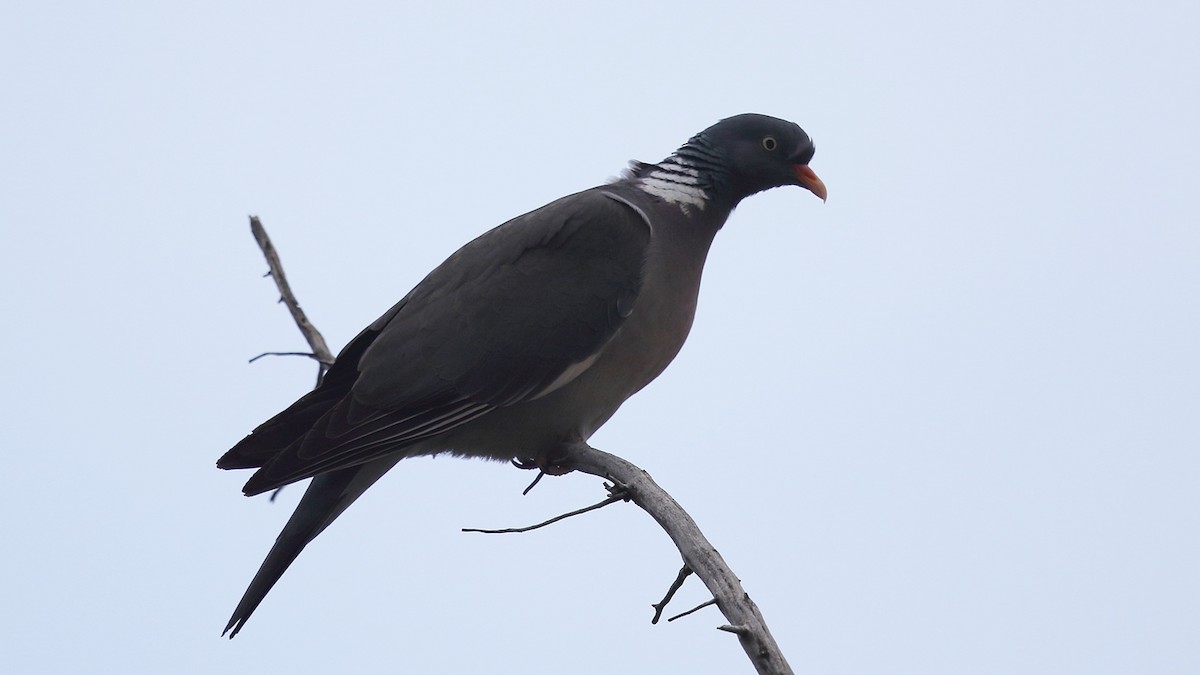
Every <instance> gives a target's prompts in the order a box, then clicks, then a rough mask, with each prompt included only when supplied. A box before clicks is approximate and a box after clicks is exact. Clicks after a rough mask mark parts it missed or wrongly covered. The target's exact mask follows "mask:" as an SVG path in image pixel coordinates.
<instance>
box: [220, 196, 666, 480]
mask: <svg viewBox="0 0 1200 675" xmlns="http://www.w3.org/2000/svg"><path fill="white" fill-rule="evenodd" d="M649 242H650V224H649V222H648V221H647V220H646V218H645V216H644V215H643V214H642V213H641V212H640V211H638V210H637V209H636V208H634V207H633V206H632V205H630V204H629V203H628V202H626V201H624V200H622V199H619V198H616V197H614V196H612V195H610V194H609V193H607V192H604V191H602V190H596V189H594V190H589V191H586V192H581V193H578V194H575V195H571V196H568V197H564V198H562V199H560V200H558V201H555V202H552V203H551V204H548V205H546V206H544V207H542V208H541V209H538V210H536V211H532V212H530V213H527V214H525V215H523V216H519V217H517V218H515V219H513V220H511V221H509V222H507V223H505V224H503V225H501V226H499V227H497V228H495V229H493V230H491V231H490V232H488V233H486V234H484V235H482V236H480V237H479V238H477V239H475V240H474V241H472V242H470V243H469V244H467V245H466V246H464V247H463V248H461V249H459V250H458V252H456V253H455V254H454V255H452V256H450V258H449V259H447V260H446V261H445V262H444V263H442V264H441V265H440V266H439V267H438V268H437V269H435V270H434V271H433V272H431V273H430V274H429V276H427V277H426V278H425V279H424V280H423V281H422V282H421V283H420V284H418V285H417V287H416V288H414V289H413V290H412V292H410V293H409V294H408V296H406V297H405V298H404V299H403V300H401V301H400V303H398V304H397V305H396V306H395V307H393V308H392V309H391V310H389V311H388V313H387V314H385V315H384V316H383V317H381V318H380V319H379V320H378V321H376V322H375V323H374V324H372V325H371V326H370V327H369V328H368V329H367V330H365V331H363V333H362V334H360V335H359V336H358V337H357V338H355V340H354V341H353V342H351V343H350V345H348V346H347V348H346V349H345V350H344V351H343V353H342V354H341V355H339V356H338V359H337V363H335V365H334V367H333V369H331V371H330V373H329V375H328V376H327V379H332V380H333V381H331V382H330V387H329V391H327V392H326V393H325V394H321V393H320V392H321V389H317V390H315V391H314V392H312V393H311V394H309V395H308V396H306V397H304V398H302V399H301V400H300V401H297V403H296V404H295V405H293V406H292V408H295V409H296V410H295V413H294V416H295V420H296V422H297V423H303V424H304V426H305V427H307V430H306V431H304V432H303V433H302V435H300V436H299V437H298V438H296V439H295V440H293V441H292V442H290V443H289V444H288V445H287V446H286V447H285V448H283V450H282V451H279V452H277V454H275V456H274V457H272V458H270V459H269V461H265V462H263V463H262V465H263V468H261V469H260V470H259V471H258V472H257V473H255V474H254V476H252V477H251V479H250V481H249V482H247V483H246V486H245V489H244V491H245V492H246V494H248V495H250V494H258V493H261V492H265V491H267V490H271V489H274V488H276V487H279V486H281V485H284V484H287V483H291V482H294V481H297V480H300V479H303V478H307V477H309V476H314V475H317V474H320V473H325V472H328V471H333V470H336V469H341V468H345V467H349V466H354V465H358V464H362V463H363V462H367V461H371V460H372V459H375V458H378V457H380V456H382V455H385V454H388V453H390V452H392V451H394V450H396V449H398V448H401V447H404V446H405V445H408V444H411V443H414V442H416V441H419V440H421V439H424V438H428V437H431V436H435V435H437V434H440V433H444V432H446V431H448V430H450V429H453V428H455V427H457V426H459V425H462V424H464V423H466V422H468V421H470V420H473V419H475V418H477V417H480V416H482V415H485V414H487V413H488V411H490V410H493V409H495V408H497V407H502V406H508V405H512V404H514V403H519V402H522V401H528V400H532V399H535V398H538V397H539V396H543V395H545V394H547V393H549V392H550V391H552V390H554V389H556V388H557V387H561V386H562V385H564V384H565V383H566V382H569V381H570V380H571V379H573V378H574V377H578V375H579V374H580V373H582V372H583V371H584V370H586V368H587V366H589V365H590V363H591V360H592V359H593V358H594V357H595V355H596V354H597V353H599V351H600V350H601V349H602V348H603V347H604V345H605V344H606V343H607V342H608V341H609V340H610V339H611V338H612V337H613V335H614V334H615V333H616V332H617V330H618V329H619V328H620V326H621V324H622V322H623V321H624V319H625V317H627V316H629V313H630V312H631V311H632V309H633V305H634V302H635V301H636V298H637V295H638V293H639V291H640V290H641V286H642V279H643V265H644V263H645V259H646V252H647V248H648V246H649ZM344 358H346V359H347V360H350V359H353V360H355V361H356V363H355V364H354V365H355V366H356V367H355V368H354V369H353V372H351V369H350V368H349V365H350V364H346V365H343V363H342V361H343V359H344ZM323 386H324V384H323ZM339 387H340V388H339ZM339 393H341V395H340V397H337V396H336V395H337V394H339ZM335 397H336V398H335ZM306 399H307V402H306ZM331 400H332V404H331ZM292 408H289V410H292ZM318 412H319V415H318V414H317V413H318ZM287 416H288V411H284V413H281V414H280V415H279V416H277V418H279V417H284V418H285V419H282V420H281V419H276V418H272V420H269V421H268V422H267V423H265V424H264V425H263V426H262V427H260V429H262V430H263V431H262V433H263V434H264V436H265V435H267V434H268V433H272V432H269V430H271V429H282V428H285V427H287V426H291V428H292V429H293V430H294V429H295V427H296V426H297V425H289V424H287V420H286V417H287ZM254 433H255V434H258V433H260V431H259V430H255V432H254ZM273 433H274V435H275V436H277V437H283V436H285V435H286V434H284V433H281V432H279V431H275V432H273ZM253 436H254V434H252V435H251V436H250V437H248V438H247V441H249V440H250V438H252V437H253ZM239 445H240V444H239ZM277 447H278V446H277ZM236 449H237V448H235V450H236ZM233 452H234V451H232V450H231V451H230V453H227V455H229V454H231V453H233ZM242 454H252V453H242ZM222 459H223V460H224V458H222ZM256 459H262V458H261V457H258V458H256ZM227 463H228V464H231V465H232V464H235V463H236V462H234V461H233V460H231V461H230V462H227ZM243 463H249V462H243Z"/></svg>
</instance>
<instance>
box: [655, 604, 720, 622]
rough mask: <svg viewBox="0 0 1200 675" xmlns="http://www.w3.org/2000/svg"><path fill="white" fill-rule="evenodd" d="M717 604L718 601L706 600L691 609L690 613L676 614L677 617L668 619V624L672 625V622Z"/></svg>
mask: <svg viewBox="0 0 1200 675" xmlns="http://www.w3.org/2000/svg"><path fill="white" fill-rule="evenodd" d="M715 604H717V599H716V598H709V599H708V600H705V601H704V602H702V603H700V604H698V605H696V606H695V607H693V608H691V609H689V610H688V611H686V612H680V613H679V614H676V615H675V616H673V617H671V618H669V619H667V622H668V623H670V622H672V621H674V620H675V619H682V618H683V617H685V616H687V615H688V614H692V613H695V612H699V611H700V610H702V609H704V608H705V607H708V606H709V605H715Z"/></svg>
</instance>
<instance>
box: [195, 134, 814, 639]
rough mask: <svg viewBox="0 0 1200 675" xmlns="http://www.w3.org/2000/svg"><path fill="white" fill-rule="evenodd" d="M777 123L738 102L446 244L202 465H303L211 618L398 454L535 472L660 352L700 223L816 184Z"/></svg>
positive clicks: (709, 230) (681, 314) (256, 595)
mask: <svg viewBox="0 0 1200 675" xmlns="http://www.w3.org/2000/svg"><path fill="white" fill-rule="evenodd" d="M813 152H814V147H813V143H812V141H811V140H810V139H809V137H808V135H807V134H806V133H804V131H803V130H802V129H801V128H800V127H798V126H796V125H795V124H793V123H791V122H788V121H785V120H781V119H776V118H773V117H767V116H765V115H756V114H744V115H738V116H736V117H730V118H728V119H725V120H722V121H720V122H718V123H717V124H715V125H713V126H711V127H709V128H708V129H705V130H704V131H702V132H700V133H699V134H696V135H695V136H693V137H692V138H691V140H689V141H688V142H687V143H686V144H684V145H683V147H681V148H679V149H678V150H677V151H675V153H674V154H672V155H671V156H670V157H667V158H666V159H664V160H663V161H661V162H659V163H657V164H646V163H641V162H634V163H632V165H631V166H630V168H629V169H628V170H627V171H626V172H625V174H624V175H623V176H622V177H621V178H619V179H617V180H615V181H614V182H612V183H609V184H606V185H601V186H599V187H594V188H592V189H590V190H584V191H583V192H578V193H576V194H573V195H569V196H567V197H563V198H561V199H559V200H557V201H554V202H551V203H550V204H547V205H546V206H543V207H542V208H540V209H537V210H535V211H531V212H529V213H526V214H525V215H523V216H518V217H516V218H514V219H512V220H510V221H508V222H507V223H504V224H503V225H500V226H499V227H497V228H495V229H493V230H491V231H489V232H487V233H485V234H483V235H482V236H480V237H478V238H477V239H475V240H474V241H472V242H470V243H468V244H467V245H465V246H463V247H462V248H461V249H459V250H458V251H457V252H456V253H454V254H453V255H451V256H450V257H449V258H448V259H447V260H446V261H445V262H444V263H442V264H441V265H439V266H438V267H437V269H435V270H433V271H432V272H430V273H429V276H427V277H425V279H424V280H423V281H421V283H419V284H417V287H416V288H414V289H413V290H412V291H411V292H409V294H408V295H406V296H405V297H404V298H403V299H402V300H400V302H398V303H396V305H395V306H394V307H392V308H391V309H389V310H388V311H387V312H386V313H384V315H383V316H382V317H380V318H379V319H378V320H377V321H375V323H373V324H371V325H370V326H368V327H367V329H366V330H364V331H363V332H361V333H359V334H358V336H357V337H355V338H354V339H353V340H352V341H351V342H350V344H348V345H347V346H346V347H345V349H343V350H342V352H341V353H340V354H339V355H338V357H337V360H336V362H335V363H334V364H333V366H332V367H331V368H330V370H329V372H328V373H327V374H326V376H325V378H324V379H323V380H322V381H321V383H320V385H319V386H318V387H317V388H316V389H314V390H313V391H311V392H310V393H308V394H306V395H304V396H302V397H301V398H300V399H299V400H298V401H296V402H295V403H293V404H292V405H291V406H289V407H288V408H287V409H286V410H284V411H283V412H281V413H279V414H278V415H275V416H274V417H272V418H271V419H269V420H267V421H266V422H264V423H263V424H262V425H260V426H259V427H258V428H257V429H255V430H254V431H253V432H252V433H251V434H250V435H248V436H246V438H244V439H243V440H242V441H241V442H240V443H238V444H237V445H235V446H234V447H233V449H231V450H229V451H228V452H226V453H225V454H224V455H223V456H222V457H221V459H220V460H219V461H218V462H217V466H218V467H220V468H222V469H247V468H254V469H257V471H256V472H255V473H254V475H253V476H251V477H250V480H249V481H248V482H247V483H246V485H245V488H244V490H243V491H244V492H245V494H246V495H256V494H260V493H263V492H267V491H270V490H273V489H275V488H278V487H280V486H283V485H287V484H289V483H292V482H295V481H299V480H302V479H305V478H312V479H313V480H312V482H311V483H310V485H309V486H308V490H307V491H306V492H305V493H304V496H303V498H302V499H301V501H300V504H299V505H298V506H297V507H296V511H295V513H293V514H292V517H291V518H290V519H289V520H288V522H287V524H286V525H285V526H284V528H283V531H282V532H281V533H280V534H279V537H278V539H276V541H275V545H274V546H273V547H272V548H271V551H270V553H268V554H267V558H266V560H264V561H263V563H262V566H261V567H260V568H259V570H258V573H257V574H256V575H255V576H254V579H253V581H251V582H250V586H249V588H248V589H247V590H246V592H245V594H244V595H243V596H242V599H241V602H239V603H238V606H237V609H236V610H235V611H234V613H233V617H232V618H231V619H230V620H229V624H228V625H227V626H226V627H225V632H226V633H229V636H230V637H233V636H234V635H237V633H238V631H239V630H241V628H242V626H243V625H245V622H246V620H247V619H249V618H250V615H251V614H252V613H253V612H254V610H255V609H256V608H257V607H258V605H259V603H260V602H262V600H263V598H264V597H265V596H266V594H267V592H268V591H269V590H270V589H271V587H272V586H273V585H274V584H275V582H276V581H277V580H278V579H279V577H280V576H281V575H282V574H283V573H284V571H285V570H286V569H287V568H288V566H289V565H290V564H291V563H292V561H293V560H295V559H296V556H297V555H299V554H300V551H301V550H303V548H304V547H305V545H307V544H308V542H310V541H312V540H313V538H315V537H316V536H317V535H318V534H320V533H321V531H322V530H324V529H325V528H326V527H328V526H329V524H330V523H331V522H333V520H334V519H335V518H337V517H338V516H339V515H341V513H342V512H343V511H345V510H346V508H347V507H348V506H350V504H351V503H352V502H354V500H355V499H357V498H358V497H359V495H361V494H362V493H363V492H364V491H365V490H366V489H367V488H368V487H370V486H371V485H372V484H373V483H374V482H375V481H376V480H378V479H379V478H380V477H381V476H382V475H383V474H384V473H386V472H387V471H388V470H389V469H391V468H392V467H393V466H395V464H396V463H397V462H399V461H400V460H401V459H404V458H405V457H413V456H418V455H435V454H439V453H451V454H453V455H459V456H467V457H484V458H489V459H497V460H511V459H514V458H529V459H530V460H532V461H534V462H536V463H537V465H538V466H540V467H542V468H543V469H544V470H547V471H548V472H553V471H554V470H555V469H556V468H558V467H556V466H555V462H554V458H555V457H558V456H560V455H561V452H562V449H563V448H564V447H566V446H567V445H568V444H570V443H576V442H580V441H586V440H587V439H588V437H590V436H591V435H592V433H593V432H595V431H596V429H597V428H599V427H600V425H602V424H604V422H606V421H607V420H608V418H609V417H611V416H612V414H613V413H614V412H616V410H617V408H619V407H620V406H621V404H622V403H623V402H624V401H625V399H627V398H629V397H630V396H632V395H633V394H634V393H636V392H637V391H638V390H640V389H641V388H642V387H644V386H646V385H647V384H648V383H649V382H650V381H651V380H653V379H654V378H655V377H657V376H658V374H659V373H661V372H662V371H663V369H664V368H666V367H667V364H669V363H670V362H671V360H672V359H673V358H674V357H675V354H676V353H677V352H678V351H679V349H680V347H682V346H683V342H684V340H685V339H686V338H687V335H688V331H689V330H690V328H691V325H692V317H693V315H694V313H695V309H696V297H697V294H698V292H699V289H700V275H701V272H702V270H703V268H704V260H705V257H706V256H707V254H708V249H709V245H710V244H711V243H712V240H713V237H714V236H715V235H716V233H717V230H719V229H721V226H722V225H724V224H725V220H726V219H727V218H728V217H729V214H730V213H731V212H732V211H733V209H734V207H736V206H737V204H738V202H740V201H741V200H742V199H743V198H745V197H748V196H749V195H752V194H754V193H756V192H761V191H763V190H766V189H769V188H773V187H779V186H782V185H799V186H801V187H803V188H806V189H808V190H810V191H812V192H813V193H814V194H816V195H817V196H818V197H820V198H821V199H822V200H824V199H825V196H826V193H825V185H824V184H823V183H822V182H821V180H820V179H819V178H817V175H816V174H815V173H813V171H812V170H811V169H810V168H809V167H808V163H809V161H810V160H811V159H812V157H813Z"/></svg>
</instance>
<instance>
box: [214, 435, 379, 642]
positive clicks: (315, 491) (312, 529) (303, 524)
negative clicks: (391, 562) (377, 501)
mask: <svg viewBox="0 0 1200 675" xmlns="http://www.w3.org/2000/svg"><path fill="white" fill-rule="evenodd" d="M401 457H403V455H401V454H399V453H397V454H396V455H394V456H388V457H381V458H379V459H377V460H375V461H373V462H368V463H366V464H363V465H361V466H355V467H350V468H347V469H340V470H338V471H331V472H329V473H326V474H321V475H319V476H317V477H316V478H313V480H312V483H310V484H309V486H308V490H306V491H305V492H304V497H303V498H301V499H300V504H299V505H297V506H296V511H295V512H294V513H292V517H291V518H289V519H288V522H287V524H286V525H284V526H283V531H282V532H280V533H279V537H278V538H276V539H275V545H274V546H272V547H271V551H270V553H268V554H267V558H266V560H263V563H262V565H261V566H260V567H259V568H258V572H257V573H256V574H255V575H254V579H253V580H252V581H251V582H250V586H249V588H247V589H246V592H245V593H244V594H243V595H242V599H241V601H240V602H238V606H237V609H235V610H233V616H232V617H231V618H230V619H229V624H228V625H226V626H225V630H224V631H222V633H221V635H225V634H226V633H228V634H229V638H230V639H233V637H234V636H235V635H237V634H238V631H240V630H241V629H242V626H244V625H246V621H247V620H248V619H249V618H250V615H251V614H253V613H254V610H255V609H257V608H258V605H259V603H261V602H262V601H263V598H265V597H266V596H267V593H268V592H270V590H271V587H273V586H274V585H275V582H277V581H279V578H280V577H281V576H283V573H284V572H285V571H287V568H288V567H289V566H291V564H292V561H294V560H295V559H296V556H298V555H300V552H301V551H303V550H304V547H305V546H307V545H308V542H310V541H312V540H313V539H315V538H316V537H317V535H318V534H321V532H322V531H323V530H324V529H325V528H326V527H329V524H330V523H332V522H333V521H334V520H335V519H337V517H338V516H340V515H342V512H343V511H345V510H346V508H347V507H348V506H350V505H351V504H353V503H354V500H356V499H358V497H359V496H360V495H362V493H363V492H365V491H366V489H367V488H369V487H371V485H373V484H374V483H375V481H377V480H379V478H380V476H382V475H383V474H385V473H387V471H388V469H391V468H392V467H393V466H395V465H396V462H398V461H400V459H401Z"/></svg>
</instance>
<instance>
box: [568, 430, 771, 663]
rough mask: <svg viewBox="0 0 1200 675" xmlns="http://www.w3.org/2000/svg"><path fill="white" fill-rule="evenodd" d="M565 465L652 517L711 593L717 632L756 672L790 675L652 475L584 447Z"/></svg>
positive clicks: (756, 617)
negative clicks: (720, 622)
mask: <svg viewBox="0 0 1200 675" xmlns="http://www.w3.org/2000/svg"><path fill="white" fill-rule="evenodd" d="M568 462H569V465H570V466H571V467H573V468H574V469H576V470H577V471H582V472H584V473H589V474H592V475H593V476H600V477H602V478H606V479H609V480H616V481H619V482H620V483H622V484H623V485H624V486H625V490H626V492H627V494H628V496H629V498H631V499H632V500H633V503H635V504H637V505H638V506H640V507H641V508H642V509H643V510H644V511H646V513H648V514H650V517H651V518H654V520H656V521H657V522H658V524H659V525H660V526H661V527H662V528H663V530H665V531H666V533H667V535H668V536H670V537H671V540H672V541H674V542H675V546H676V548H678V549H679V552H680V554H682V555H683V562H684V564H686V565H687V566H688V568H689V569H691V570H692V571H693V572H694V573H695V574H696V576H697V577H700V580H701V581H703V582H704V585H705V586H707V587H708V590H709V592H711V593H712V594H713V599H714V601H715V602H716V604H717V607H718V608H719V609H720V610H721V613H722V614H724V615H725V618H726V619H728V620H729V625H727V626H722V627H721V630H724V631H727V632H732V633H735V634H736V635H737V636H738V642H740V643H741V645H742V649H743V650H745V652H746V655H747V656H749V657H750V661H751V663H753V664H754V667H755V669H756V670H757V671H758V672H759V673H762V674H764V675H767V674H769V675H784V674H790V673H792V668H791V666H789V665H788V663H787V660H786V659H784V657H783V653H782V652H781V651H780V650H779V645H777V644H775V638H774V637H772V636H771V631H770V630H768V629H767V623H766V621H765V620H764V619H763V617H762V614H761V613H760V612H759V611H758V607H757V606H756V605H755V604H754V602H753V601H752V600H751V599H750V596H749V595H748V594H747V593H746V591H745V589H743V588H742V582H741V581H739V580H738V578H737V575H735V574H734V573H733V570H731V569H729V565H727V564H726V563H725V560H724V559H723V558H721V554H720V553H717V550H716V549H715V548H713V545H712V544H710V543H709V542H708V540H707V539H706V538H705V537H704V533H703V532H701V531H700V528H699V527H698V526H697V525H696V521H694V520H692V517H691V516H690V515H688V513H687V511H684V510H683V507H681V506H680V505H679V503H678V502H676V501H675V499H674V498H673V497H671V495H669V494H667V492H666V491H665V490H663V489H662V488H661V487H659V486H658V484H657V483H655V482H654V480H653V479H652V478H650V474H648V473H646V472H645V471H643V470H642V469H639V468H638V467H636V466H634V465H633V464H631V463H630V462H628V461H626V460H624V459H621V458H620V457H617V456H616V455H612V454H609V453H607V452H604V451H602V450H597V449H595V448H593V447H590V446H588V445H587V444H586V443H577V444H575V445H573V446H571V449H570V456H569V460H568Z"/></svg>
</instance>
